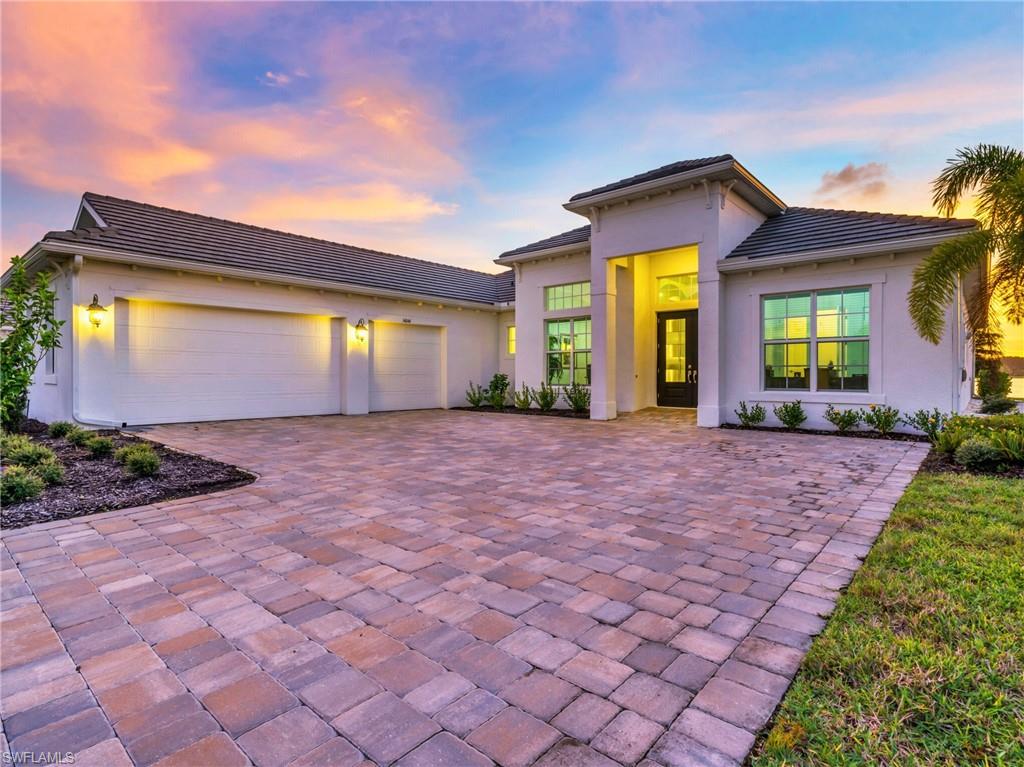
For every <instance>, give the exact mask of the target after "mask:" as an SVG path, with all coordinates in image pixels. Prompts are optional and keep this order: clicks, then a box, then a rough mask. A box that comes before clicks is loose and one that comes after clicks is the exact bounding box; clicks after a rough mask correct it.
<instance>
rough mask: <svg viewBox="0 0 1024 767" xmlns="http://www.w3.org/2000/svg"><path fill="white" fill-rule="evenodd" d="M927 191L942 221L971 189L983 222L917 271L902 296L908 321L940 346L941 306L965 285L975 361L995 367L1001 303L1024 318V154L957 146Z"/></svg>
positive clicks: (943, 310) (942, 247)
mask: <svg viewBox="0 0 1024 767" xmlns="http://www.w3.org/2000/svg"><path fill="white" fill-rule="evenodd" d="M932 190H933V196H932V203H933V204H934V205H935V207H936V208H937V209H938V211H939V212H940V213H941V214H942V215H944V216H952V215H953V213H954V211H955V210H956V208H957V205H958V204H959V203H960V201H961V200H963V199H964V197H965V196H966V195H968V194H969V193H971V192H974V193H975V195H976V209H977V213H978V217H979V218H980V219H981V220H980V223H979V226H978V227H977V228H976V229H974V230H972V231H971V232H969V233H967V234H965V235H963V236H962V237H957V238H956V239H953V240H947V241H946V242H944V243H942V244H941V245H939V246H938V247H936V248H935V249H934V250H933V251H932V252H931V254H929V256H928V257H927V258H926V259H925V260H924V261H922V262H921V264H920V265H919V266H918V267H917V268H916V269H915V270H914V281H913V285H912V286H911V288H910V292H909V294H908V296H907V299H908V304H909V308H910V316H911V319H912V320H913V322H914V326H915V327H916V328H917V332H918V333H919V334H920V335H921V337H922V338H925V339H927V340H929V341H931V342H932V343H933V344H937V343H939V340H940V339H941V338H942V330H943V327H944V326H945V314H946V309H947V308H948V307H949V305H950V304H951V303H952V301H953V298H954V296H955V295H956V290H957V286H958V285H960V284H961V283H962V282H966V283H967V284H968V285H970V288H969V290H968V292H967V294H966V302H965V303H966V307H967V328H968V332H969V333H970V336H971V341H972V343H973V344H974V349H975V352H976V353H977V355H978V357H979V358H980V360H983V361H989V364H991V362H993V361H995V362H997V361H998V359H999V357H1000V354H1001V352H1000V340H1001V337H1002V334H1001V333H1000V331H999V322H998V318H997V317H996V310H997V308H998V307H999V306H1000V305H1002V307H1004V309H1005V312H1006V318H1007V319H1009V320H1010V322H1013V323H1014V324H1019V323H1020V322H1021V321H1024V152H1021V150H1019V149H1015V148H1013V147H1008V146H996V145H994V144H978V145H977V146H975V147H969V148H966V149H960V150H958V151H957V153H956V157H955V158H954V159H952V160H949V162H948V164H947V165H946V168H945V170H943V171H942V173H940V174H939V177H938V178H937V179H935V183H934V184H933V185H932ZM975 280H976V284H974V281H975Z"/></svg>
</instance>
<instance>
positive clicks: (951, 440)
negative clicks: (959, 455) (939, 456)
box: [935, 426, 971, 455]
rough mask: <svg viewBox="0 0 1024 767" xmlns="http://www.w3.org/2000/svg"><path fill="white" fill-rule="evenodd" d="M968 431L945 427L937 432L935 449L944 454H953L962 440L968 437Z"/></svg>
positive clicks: (964, 440)
mask: <svg viewBox="0 0 1024 767" xmlns="http://www.w3.org/2000/svg"><path fill="white" fill-rule="evenodd" d="M970 437H971V435H970V433H969V432H968V431H967V430H965V429H952V428H950V427H948V426H947V427H946V428H945V429H943V430H942V431H940V432H939V435H938V437H936V439H935V449H936V450H938V451H939V452H940V453H945V454H946V455H953V453H955V452H956V451H957V448H958V447H960V445H962V444H963V443H964V442H966V441H967V440H968V439H970Z"/></svg>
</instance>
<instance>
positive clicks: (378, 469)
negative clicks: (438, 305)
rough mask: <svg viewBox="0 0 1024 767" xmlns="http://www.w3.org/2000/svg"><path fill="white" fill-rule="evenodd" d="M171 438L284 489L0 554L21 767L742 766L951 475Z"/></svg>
mask: <svg viewBox="0 0 1024 767" xmlns="http://www.w3.org/2000/svg"><path fill="white" fill-rule="evenodd" d="M151 436H152V437H154V438H156V439H159V440H162V441H164V442H167V443H168V444H171V445H175V446H178V447H180V448H183V449H189V450H193V451H196V452H201V453H203V454H206V455H210V456H213V457H215V458H219V459H222V460H226V461H230V462H233V463H237V464H239V465H241V466H244V467H248V468H251V469H254V470H256V471H258V472H259V473H260V474H261V479H260V480H259V481H258V482H257V483H255V484H253V485H250V486H247V487H244V488H237V489H234V490H231V491H227V492H224V493H220V494H217V495H213V496H205V497H199V498H191V499H183V500H179V501H174V502H169V503H165V504H160V505H158V506H152V507H142V508H137V509H130V510H122V511H118V512H111V513H107V514H102V515H96V516H93V517H88V518H83V519H78V520H70V521H64V522H56V523H50V524H45V525H37V526H34V527H29V528H25V529H22V530H14V531H10V532H8V533H6V534H5V535H4V536H3V551H2V555H3V581H2V584H3V640H4V641H3V646H2V654H0V663H2V671H3V676H2V682H3V689H2V692H3V696H2V698H3V720H4V725H5V734H6V738H7V739H8V740H9V741H10V745H11V747H12V749H13V750H14V751H26V752H35V753H39V752H61V753H63V752H75V753H77V757H78V758H77V760H76V765H78V766H79V767H82V766H83V765H103V766H104V767H116V766H117V765H122V764H130V763H132V762H134V763H135V764H138V765H149V764H153V763H159V764H160V765H162V766H164V765H183V766H187V767H205V765H217V767H226V766H229V765H235V764H245V763H247V760H252V761H253V762H254V763H256V764H257V765H261V766H262V765H267V766H269V765H285V764H293V765H309V766H314V765H355V764H364V763H365V764H374V763H375V764H381V765H383V764H389V763H392V762H395V761H397V762H398V764H400V765H403V767H404V766H411V765H417V766H418V765H445V766H452V767H459V766H460V765H485V764H490V760H493V761H495V762H497V763H499V764H501V765H504V766H506V767H518V766H519V765H529V764H532V763H537V764H543V765H607V764H615V763H618V764H633V763H637V762H641V763H643V764H644V765H654V764H659V765H704V764H708V765H728V764H734V763H736V762H737V761H739V760H741V759H742V758H743V757H744V755H745V754H746V752H747V750H748V748H749V747H750V745H751V743H752V742H753V737H754V736H753V733H754V732H755V731H756V730H757V729H758V728H759V727H760V726H761V725H762V724H763V723H764V722H765V721H766V720H767V718H768V717H769V716H770V715H771V713H772V710H773V709H774V707H775V705H776V703H777V701H778V700H779V698H780V697H781V695H782V693H783V692H784V690H785V688H786V686H787V684H788V683H789V679H790V678H791V677H792V675H793V673H794V672H795V671H796V668H797V665H798V664H799V662H800V659H801V657H802V655H803V652H804V650H805V649H806V647H807V646H808V643H809V641H810V637H811V636H812V635H813V634H815V633H816V632H818V631H819V630H820V628H821V626H822V623H823V621H822V618H821V617H820V616H822V615H825V614H827V613H828V611H829V610H830V608H831V606H832V604H833V601H834V600H835V598H836V595H837V591H836V590H837V589H839V588H841V587H842V586H843V585H844V584H845V583H846V582H847V581H848V580H849V578H850V577H851V575H852V571H853V570H854V569H856V567H857V566H858V564H859V558H860V557H862V556H863V555H864V554H865V553H866V552H867V550H868V546H869V545H870V544H871V542H872V541H873V540H874V538H875V536H876V535H877V533H878V531H879V528H880V526H881V524H882V523H883V521H884V520H885V518H886V517H887V516H888V514H889V512H890V510H891V507H892V505H893V503H894V502H895V501H896V499H897V498H898V496H899V495H900V493H901V492H902V490H903V488H904V486H905V484H906V483H907V482H908V481H909V479H910V477H911V475H912V474H913V472H914V470H915V469H916V468H917V466H918V464H919V462H920V460H921V459H922V457H923V455H924V453H925V450H924V448H923V447H922V446H920V445H916V444H909V443H899V442H876V441H869V440H857V439H839V438H834V437H815V436H797V435H793V436H790V435H779V434H771V433H752V432H741V431H726V430H698V429H696V428H695V427H694V426H693V425H692V423H691V422H690V419H689V417H688V416H687V415H686V414H680V413H672V412H665V411H649V412H644V413H640V414H635V415H632V416H628V417H624V418H622V419H620V420H618V421H616V422H611V423H594V422H588V421H572V420H565V419H556V418H529V417H521V416H502V415H485V414H477V413H468V412H440V411H430V412H419V413H393V414H382V415H373V416H367V417H359V418H344V417H321V418H297V419H284V420H268V421H247V422H234V423H217V424H201V425H195V426H189V425H182V426H166V427H159V428H155V429H153V430H152V432H151Z"/></svg>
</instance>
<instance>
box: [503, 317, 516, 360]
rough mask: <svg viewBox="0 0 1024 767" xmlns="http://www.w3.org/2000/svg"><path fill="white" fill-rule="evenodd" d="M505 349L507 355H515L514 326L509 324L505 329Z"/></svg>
mask: <svg viewBox="0 0 1024 767" xmlns="http://www.w3.org/2000/svg"><path fill="white" fill-rule="evenodd" d="M505 350H506V351H507V352H508V356H509V357H514V356H516V326H515V325H509V326H508V327H507V328H506V329H505Z"/></svg>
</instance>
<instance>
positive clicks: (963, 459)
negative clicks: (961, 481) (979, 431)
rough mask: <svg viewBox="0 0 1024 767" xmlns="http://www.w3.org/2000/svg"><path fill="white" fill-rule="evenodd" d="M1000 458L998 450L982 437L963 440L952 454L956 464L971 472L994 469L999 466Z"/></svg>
mask: <svg viewBox="0 0 1024 767" xmlns="http://www.w3.org/2000/svg"><path fill="white" fill-rule="evenodd" d="M1001 457H1002V455H1001V453H1000V451H999V448H997V447H996V446H995V445H993V444H992V441H991V440H988V439H985V438H984V437H970V438H969V439H966V440H964V441H963V442H962V443H961V444H960V447H958V448H957V449H956V452H955V453H954V454H953V458H954V460H955V461H956V462H957V463H959V464H960V465H961V466H966V467H967V468H968V469H971V470H973V471H985V470H987V469H994V468H996V466H998V465H999V462H1000V458H1001Z"/></svg>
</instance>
